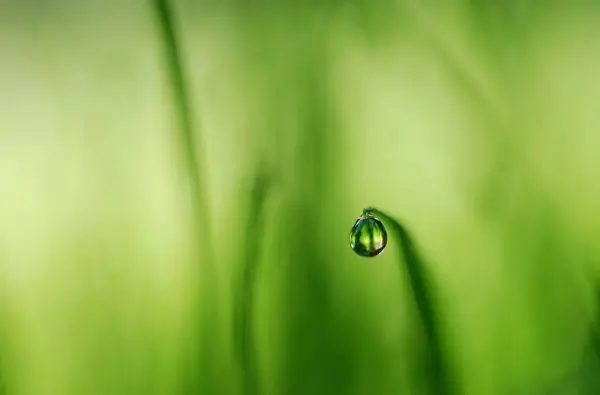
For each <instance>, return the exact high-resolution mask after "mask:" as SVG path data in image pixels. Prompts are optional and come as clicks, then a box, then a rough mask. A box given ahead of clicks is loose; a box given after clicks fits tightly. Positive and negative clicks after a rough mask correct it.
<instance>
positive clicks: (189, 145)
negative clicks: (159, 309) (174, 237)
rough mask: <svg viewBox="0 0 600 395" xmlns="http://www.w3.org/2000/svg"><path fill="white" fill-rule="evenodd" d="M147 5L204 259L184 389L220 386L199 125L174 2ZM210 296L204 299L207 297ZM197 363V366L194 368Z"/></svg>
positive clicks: (157, 0)
mask: <svg viewBox="0 0 600 395" xmlns="http://www.w3.org/2000/svg"><path fill="white" fill-rule="evenodd" d="M151 7H152V9H153V12H154V14H155V17H156V22H157V30H158V33H159V36H160V39H161V41H162V44H163V51H164V53H163V55H164V61H165V64H164V67H165V72H166V77H167V80H168V84H169V86H170V88H171V97H172V100H173V111H174V112H175V120H176V122H177V134H178V139H179V140H180V143H181V146H182V151H183V158H184V162H185V163H184V167H185V170H186V172H187V176H188V179H189V183H190V185H191V193H192V210H193V211H194V214H193V215H194V218H195V220H194V221H193V224H194V237H195V239H196V241H197V242H196V247H197V248H198V254H199V257H198V258H199V260H200V261H201V262H203V264H202V265H198V267H197V268H196V269H197V270H198V271H199V273H198V277H197V278H203V279H204V280H203V282H202V283H201V284H200V283H194V286H197V287H198V290H199V291H198V295H197V297H198V300H197V301H195V302H196V305H195V307H196V308H198V309H201V310H200V312H199V313H198V314H197V315H196V317H195V319H197V321H196V322H194V324H193V327H194V329H197V330H199V331H200V332H199V336H198V335H197V334H193V338H191V339H189V342H190V344H187V346H188V348H189V346H199V348H198V349H197V350H195V351H194V352H192V355H193V360H195V364H194V363H192V365H191V366H192V369H191V370H189V371H188V369H184V375H185V376H186V377H185V378H184V380H183V391H184V393H185V394H189V393H196V392H198V391H203V392H204V393H206V392H209V393H214V391H216V392H218V390H217V388H218V376H219V375H220V374H221V373H219V368H218V366H217V361H216V360H215V358H216V357H217V354H216V352H215V350H214V347H215V344H218V338H216V336H218V334H219V331H216V330H214V326H215V325H217V323H218V309H217V302H216V301H215V299H214V298H215V292H213V289H214V281H213V280H214V278H213V277H214V276H213V272H212V264H211V262H212V258H213V254H212V248H213V246H212V237H211V226H210V205H209V203H208V197H207V195H206V194H205V182H206V181H205V178H204V177H203V175H201V170H202V168H203V166H202V161H201V160H200V159H201V158H200V155H199V151H198V150H197V149H196V146H197V139H199V135H198V131H197V130H196V128H195V125H194V121H195V119H196V118H195V116H194V112H193V106H192V103H191V98H190V93H189V91H188V86H189V84H188V81H187V78H186V73H185V71H184V66H183V61H182V52H181V49H180V48H181V47H180V44H179V39H178V35H177V29H176V22H175V18H174V16H173V7H172V5H171V3H170V1H168V0H152V3H151ZM207 301H208V302H207ZM194 366H195V368H194Z"/></svg>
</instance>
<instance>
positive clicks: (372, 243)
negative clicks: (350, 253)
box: [350, 212, 387, 257]
mask: <svg viewBox="0 0 600 395" xmlns="http://www.w3.org/2000/svg"><path fill="white" fill-rule="evenodd" d="M386 245H387V232H386V230H385V227H384V226H383V224H382V223H381V221H379V220H378V219H377V218H375V217H373V216H372V215H369V214H368V212H365V213H363V215H361V216H360V217H359V218H358V219H357V220H356V222H355V223H354V226H353V227H352V230H350V247H352V249H353V250H354V252H356V253H357V254H358V255H360V256H364V257H375V256H377V255H379V254H381V253H382V252H383V250H384V249H385V246H386Z"/></svg>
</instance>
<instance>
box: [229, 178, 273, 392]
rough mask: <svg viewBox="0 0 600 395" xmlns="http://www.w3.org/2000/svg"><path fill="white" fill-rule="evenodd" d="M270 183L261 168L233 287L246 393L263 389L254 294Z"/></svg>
mask: <svg viewBox="0 0 600 395" xmlns="http://www.w3.org/2000/svg"><path fill="white" fill-rule="evenodd" d="M270 186H271V179H270V177H269V176H268V175H267V173H266V172H265V171H259V172H258V173H257V175H256V177H255V179H254V185H253V187H252V191H251V197H250V205H249V208H248V213H247V216H246V229H245V232H244V235H245V236H246V241H245V243H244V247H243V248H244V253H243V258H242V265H241V267H240V271H239V275H238V278H237V284H236V287H235V290H234V292H235V299H234V300H235V306H234V335H235V339H234V346H235V351H236V359H237V361H238V364H239V368H240V371H241V374H242V388H243V393H244V394H245V395H257V394H259V393H260V386H259V378H258V373H257V366H258V360H257V355H256V354H257V353H256V348H255V344H254V297H255V294H256V289H255V288H256V287H255V284H256V276H257V274H258V269H259V260H260V243H261V241H262V240H263V237H262V235H263V232H264V217H265V215H264V214H265V211H266V199H267V194H268V191H269V188H270Z"/></svg>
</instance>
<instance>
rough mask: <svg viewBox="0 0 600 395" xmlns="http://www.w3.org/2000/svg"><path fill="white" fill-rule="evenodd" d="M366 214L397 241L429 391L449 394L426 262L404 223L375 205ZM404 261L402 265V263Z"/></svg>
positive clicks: (447, 376) (436, 393) (450, 390)
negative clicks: (423, 345)
mask: <svg viewBox="0 0 600 395" xmlns="http://www.w3.org/2000/svg"><path fill="white" fill-rule="evenodd" d="M364 213H365V214H370V215H373V216H375V217H377V218H379V219H380V220H382V221H383V222H384V223H387V224H388V225H389V226H390V228H391V232H393V235H395V237H396V238H397V239H398V241H399V242H400V246H401V247H402V248H401V249H400V257H399V258H400V259H399V262H400V269H401V270H404V269H405V270H406V273H407V274H408V280H409V283H410V286H411V289H412V294H413V296H414V299H415V303H416V306H417V310H418V313H419V318H420V320H421V322H422V324H423V329H424V331H425V336H426V339H427V343H428V347H429V353H430V355H429V363H430V369H431V370H430V372H431V375H430V377H429V378H428V379H429V380H431V381H432V382H431V383H430V384H431V385H432V386H431V388H432V392H433V394H435V395H448V394H451V393H453V391H452V389H451V382H450V380H449V372H448V368H447V366H448V365H447V361H446V360H445V359H444V353H443V350H442V340H441V334H440V332H439V322H437V317H436V313H435V309H434V300H433V286H432V284H431V282H430V278H429V277H428V276H427V271H426V268H425V264H424V262H423V259H422V257H421V255H420V254H419V252H418V249H417V247H416V245H415V243H414V241H413V239H412V237H411V235H410V233H409V231H408V230H407V229H406V227H405V226H404V225H402V224H401V223H400V222H399V221H397V220H396V219H394V218H393V217H391V216H389V215H388V214H386V213H384V212H383V211H380V210H378V209H376V208H373V207H369V208H366V209H364ZM402 262H404V265H403V264H402Z"/></svg>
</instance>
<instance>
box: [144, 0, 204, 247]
mask: <svg viewBox="0 0 600 395" xmlns="http://www.w3.org/2000/svg"><path fill="white" fill-rule="evenodd" d="M152 4H153V9H154V12H155V14H156V17H157V21H158V26H159V31H160V32H159V33H160V38H161V39H162V41H163V47H164V59H165V68H166V73H167V78H168V81H169V85H170V86H171V91H172V92H171V94H172V99H173V107H174V111H175V115H176V120H177V126H178V129H179V130H178V134H179V139H180V140H181V144H182V146H183V147H182V148H183V150H184V157H185V162H186V163H185V165H186V168H187V172H188V176H189V180H190V183H191V184H192V193H193V194H194V198H195V205H196V207H195V208H196V209H197V211H198V213H197V214H198V215H202V222H203V224H204V226H203V227H204V228H205V229H206V234H205V235H204V240H205V241H204V243H207V242H210V239H208V240H207V239H206V237H207V236H209V235H210V231H209V230H208V229H210V227H209V226H208V224H207V222H208V220H209V215H208V206H209V205H208V202H207V200H208V199H207V197H206V196H205V195H204V194H203V191H204V185H203V177H201V175H200V169H201V168H202V166H201V165H202V164H201V161H200V157H199V152H198V150H197V149H196V143H197V141H196V140H197V139H198V133H197V132H196V128H195V125H194V119H195V116H194V114H193V110H192V104H191V98H190V94H189V92H188V88H187V87H188V86H189V84H188V82H187V78H186V76H185V72H184V67H183V61H182V56H181V50H180V46H179V39H178V37H177V31H176V28H175V25H176V24H175V20H174V17H173V10H172V7H171V5H170V2H169V1H168V0H153V1H152ZM208 244H209V245H210V243H208Z"/></svg>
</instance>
